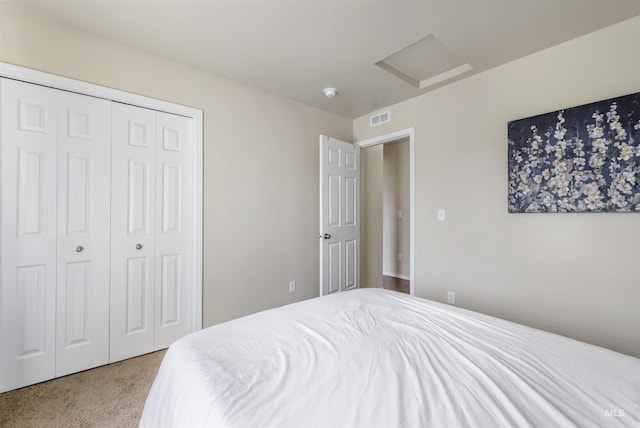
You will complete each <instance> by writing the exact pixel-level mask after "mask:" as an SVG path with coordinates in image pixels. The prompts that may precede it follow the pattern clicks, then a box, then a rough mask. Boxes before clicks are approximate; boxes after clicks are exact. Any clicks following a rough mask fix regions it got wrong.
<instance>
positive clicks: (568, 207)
mask: <svg viewBox="0 0 640 428" xmlns="http://www.w3.org/2000/svg"><path fill="white" fill-rule="evenodd" d="M558 205H560V208H562V210H563V211H570V210H572V209H574V208H575V206H574V205H573V204H572V203H571V202H569V200H568V199H566V198H563V199H561V200H560V201H559V202H558Z"/></svg>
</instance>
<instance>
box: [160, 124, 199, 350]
mask: <svg viewBox="0 0 640 428" xmlns="http://www.w3.org/2000/svg"><path fill="white" fill-rule="evenodd" d="M192 124H193V121H192V120H190V119H189V118H186V117H182V116H177V115H174V114H168V113H157V125H156V138H157V148H156V150H157V153H156V189H157V192H156V213H157V222H156V254H155V269H156V273H155V277H156V287H155V339H154V349H163V348H166V347H168V346H169V345H171V344H172V343H173V342H174V341H175V340H176V339H178V338H180V337H182V336H184V335H185V334H187V333H189V332H191V319H190V315H191V311H190V308H191V301H192V296H191V290H192V288H193V287H192V286H191V284H192V282H193V278H192V276H193V275H192V272H193V269H192V268H191V261H192V260H193V255H192V245H191V244H192V237H193V228H194V224H193V221H192V219H193V212H192V208H191V207H193V198H194V188H195V179H194V175H193V171H192V169H191V165H192V163H193V144H192V141H193V140H192V133H193V129H192Z"/></svg>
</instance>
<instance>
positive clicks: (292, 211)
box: [0, 6, 352, 326]
mask: <svg viewBox="0 0 640 428" xmlns="http://www.w3.org/2000/svg"><path fill="white" fill-rule="evenodd" d="M0 61H4V62H8V63H12V64H16V65H20V66H24V67H29V68H33V69H36V70H41V71H46V72H49V73H53V74H58V75H62V76H66V77H70V78H74V79H78V80H83V81H87V82H91V83H95V84H99V85H104V86H108V87H112V88H117V89H121V90H124V91H129V92H133V93H137V94H142V95H146V96H149V97H153V98H159V99H162V100H167V101H171V102H175V103H179V104H184V105H188V106H192V107H196V108H200V109H203V110H204V159H203V162H204V272H203V274H204V290H203V301H204V302H203V318H204V319H203V324H204V325H205V326H208V325H211V324H214V323H218V322H221V321H225V320H228V319H231V318H235V317H238V316H242V315H246V314H249V313H251V312H255V311H258V310H261V309H265V308H270V307H274V306H279V305H282V304H286V303H290V302H293V301H297V300H303V299H308V298H310V297H314V296H317V295H318V240H317V231H318V224H317V223H318V135H319V134H328V135H332V136H334V137H336V138H340V139H343V140H347V141H349V140H351V136H352V120H351V119H348V118H345V117H341V116H337V115H333V114H329V113H326V112H322V111H320V110H317V109H314V108H310V107H307V106H304V105H301V104H299V103H296V102H293V101H290V100H287V99H284V98H281V97H277V96H273V95H270V94H267V93H265V92H261V91H258V90H255V89H252V88H249V87H246V86H243V85H240V84H237V83H235V82H232V81H229V80H225V79H222V78H219V77H216V76H213V75H211V74H208V73H204V72H202V71H198V70H195V69H191V68H188V67H186V66H184V65H181V64H178V63H174V62H171V61H167V60H165V59H162V58H159V57H155V56H152V55H149V54H147V53H144V52H141V51H137V50H134V49H130V48H127V47H125V46H122V45H118V44H116V43H112V42H109V41H107V40H104V39H100V38H97V37H94V36H92V35H89V34H86V33H81V32H79V31H75V30H73V29H71V28H68V27H64V26H61V25H57V24H54V23H51V22H47V21H43V20H40V19H37V18H35V17H32V16H29V15H25V14H21V13H17V12H14V11H12V10H10V9H7V8H5V7H3V6H0ZM290 280H295V281H296V282H297V291H296V293H294V294H289V292H288V284H289V281H290Z"/></svg>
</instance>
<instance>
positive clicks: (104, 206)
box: [56, 92, 111, 376]
mask: <svg viewBox="0 0 640 428" xmlns="http://www.w3.org/2000/svg"><path fill="white" fill-rule="evenodd" d="M58 116H59V127H58V129H59V138H58V247H57V253H58V270H57V272H58V290H57V323H56V328H57V336H56V337H57V340H56V376H63V375H66V374H69V373H73V372H77V371H80V370H85V369H88V368H90V367H95V366H99V365H103V364H107V363H108V361H109V309H108V305H106V304H105V302H108V301H109V286H110V284H109V274H110V266H109V257H110V249H109V247H110V233H109V228H110V172H111V103H110V102H109V101H106V100H102V99H98V98H93V97H87V96H83V95H78V94H72V93H67V92H61V93H60V98H59V114H58Z"/></svg>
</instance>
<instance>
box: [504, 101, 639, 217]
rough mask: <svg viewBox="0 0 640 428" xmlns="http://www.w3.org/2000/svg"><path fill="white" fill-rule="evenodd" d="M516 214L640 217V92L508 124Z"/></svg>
mask: <svg viewBox="0 0 640 428" xmlns="http://www.w3.org/2000/svg"><path fill="white" fill-rule="evenodd" d="M508 138H509V156H508V157H509V212H512V213H541V212H565V213H570V212H636V213H640V92H639V93H635V94H631V95H626V96H622V97H618V98H612V99H609V100H605V101H598V102H595V103H592V104H585V105H583V106H579V107H573V108H568V109H564V110H559V111H556V112H553V113H546V114H542V115H540V116H534V117H529V118H526V119H520V120H515V121H512V122H509V124H508Z"/></svg>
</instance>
